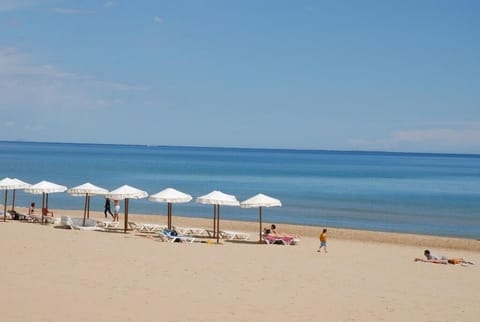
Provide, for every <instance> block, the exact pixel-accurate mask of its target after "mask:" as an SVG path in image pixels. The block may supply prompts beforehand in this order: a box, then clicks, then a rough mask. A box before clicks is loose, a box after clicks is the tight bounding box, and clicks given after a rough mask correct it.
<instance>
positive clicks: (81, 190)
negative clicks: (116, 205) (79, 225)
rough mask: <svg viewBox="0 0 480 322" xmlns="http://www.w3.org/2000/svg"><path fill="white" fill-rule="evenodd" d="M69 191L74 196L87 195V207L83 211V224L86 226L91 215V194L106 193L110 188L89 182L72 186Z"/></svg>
mask: <svg viewBox="0 0 480 322" xmlns="http://www.w3.org/2000/svg"><path fill="white" fill-rule="evenodd" d="M67 192H68V193H69V194H71V195H72V196H85V208H84V211H83V225H84V226H85V220H86V219H87V218H89V217H90V196H95V195H104V194H106V193H108V190H107V189H104V188H100V187H97V186H96V185H93V184H91V183H90V182H87V183H84V184H82V185H79V186H76V187H73V188H70V189H68V190H67Z"/></svg>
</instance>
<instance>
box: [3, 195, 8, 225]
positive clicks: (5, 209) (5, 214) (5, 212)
mask: <svg viewBox="0 0 480 322" xmlns="http://www.w3.org/2000/svg"><path fill="white" fill-rule="evenodd" d="M7 191H8V190H7V189H5V199H4V200H5V201H4V203H3V221H7V196H8V195H7Z"/></svg>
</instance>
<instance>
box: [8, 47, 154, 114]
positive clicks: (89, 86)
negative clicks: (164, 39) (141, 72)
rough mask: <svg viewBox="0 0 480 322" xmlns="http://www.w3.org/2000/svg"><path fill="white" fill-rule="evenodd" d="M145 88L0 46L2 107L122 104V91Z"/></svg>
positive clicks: (140, 90)
mask: <svg viewBox="0 0 480 322" xmlns="http://www.w3.org/2000/svg"><path fill="white" fill-rule="evenodd" d="M147 90H148V88H147V87H145V86H140V85H132V84H126V83H119V82H112V81H105V80H98V79H96V78H95V77H94V76H90V75H82V74H78V73H73V72H69V71H65V70H62V69H60V68H58V67H56V66H52V65H46V64H43V65H42V64H38V63H35V62H34V61H32V57H30V56H28V55H26V54H24V53H22V52H20V51H19V50H17V49H15V48H0V97H2V104H1V105H0V109H2V110H8V109H30V108H33V107H34V108H36V109H75V108H86V107H87V108H106V107H111V106H114V105H116V104H121V103H122V101H121V99H119V98H118V96H120V95H121V94H122V93H127V94H128V95H131V93H132V92H142V91H147ZM111 97H114V98H115V99H112V98H111Z"/></svg>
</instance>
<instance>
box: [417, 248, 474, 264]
mask: <svg viewBox="0 0 480 322" xmlns="http://www.w3.org/2000/svg"><path fill="white" fill-rule="evenodd" d="M423 255H425V257H426V259H423V258H415V259H414V261H415V262H423V263H434V264H445V265H446V264H452V265H457V264H461V265H462V266H467V265H475V263H474V262H471V261H467V260H465V259H463V258H448V257H446V256H442V255H434V254H432V253H430V250H428V249H425V251H424V252H423Z"/></svg>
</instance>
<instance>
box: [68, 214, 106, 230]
mask: <svg viewBox="0 0 480 322" xmlns="http://www.w3.org/2000/svg"><path fill="white" fill-rule="evenodd" d="M59 225H60V226H63V227H66V228H70V229H76V230H102V228H101V227H98V226H97V221H96V220H94V219H85V225H84V224H83V218H82V217H69V216H62V217H61V218H60V224H59Z"/></svg>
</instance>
